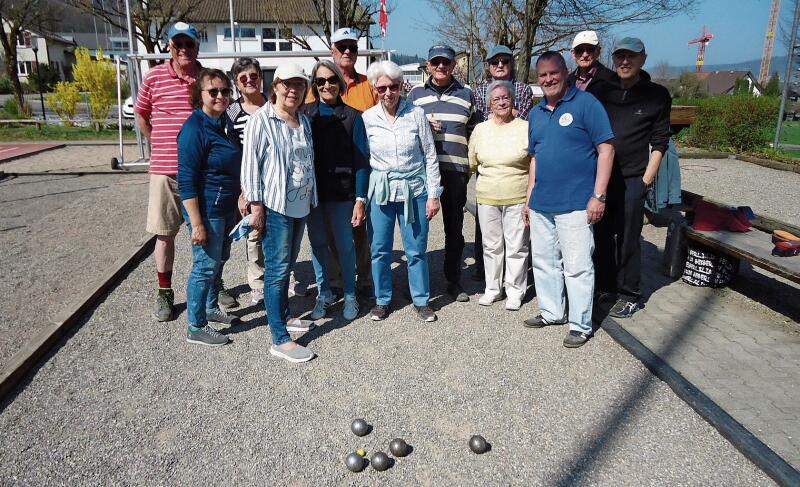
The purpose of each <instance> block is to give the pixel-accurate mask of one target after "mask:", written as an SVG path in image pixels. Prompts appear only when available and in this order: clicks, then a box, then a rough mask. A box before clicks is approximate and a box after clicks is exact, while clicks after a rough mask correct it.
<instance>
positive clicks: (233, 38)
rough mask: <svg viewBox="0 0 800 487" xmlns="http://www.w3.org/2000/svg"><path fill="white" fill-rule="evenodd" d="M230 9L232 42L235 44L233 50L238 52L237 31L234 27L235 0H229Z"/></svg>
mask: <svg viewBox="0 0 800 487" xmlns="http://www.w3.org/2000/svg"><path fill="white" fill-rule="evenodd" d="M228 10H229V11H230V12H229V13H230V17H231V43H232V44H233V52H236V34H235V32H236V31H235V30H234V28H233V0H228Z"/></svg>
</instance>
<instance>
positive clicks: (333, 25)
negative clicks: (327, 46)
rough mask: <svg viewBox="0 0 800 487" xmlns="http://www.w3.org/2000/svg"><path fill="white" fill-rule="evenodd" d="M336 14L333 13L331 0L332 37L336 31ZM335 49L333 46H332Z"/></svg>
mask: <svg viewBox="0 0 800 487" xmlns="http://www.w3.org/2000/svg"><path fill="white" fill-rule="evenodd" d="M334 15H335V14H334V13H333V0H331V35H333V33H334V32H335V31H336V20H334ZM331 47H333V46H331Z"/></svg>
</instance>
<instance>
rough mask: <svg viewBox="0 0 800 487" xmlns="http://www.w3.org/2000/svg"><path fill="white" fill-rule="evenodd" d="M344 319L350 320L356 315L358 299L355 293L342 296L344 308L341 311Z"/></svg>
mask: <svg viewBox="0 0 800 487" xmlns="http://www.w3.org/2000/svg"><path fill="white" fill-rule="evenodd" d="M342 315H343V316H344V319H346V320H348V321H352V320H354V319H356V316H358V300H357V299H356V297H355V295H353V296H347V295H345V297H344V310H343V311H342Z"/></svg>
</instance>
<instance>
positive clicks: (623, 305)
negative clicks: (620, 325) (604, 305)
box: [608, 299, 640, 318]
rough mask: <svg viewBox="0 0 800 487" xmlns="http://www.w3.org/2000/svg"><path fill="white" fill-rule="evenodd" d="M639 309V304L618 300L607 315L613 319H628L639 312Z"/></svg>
mask: <svg viewBox="0 0 800 487" xmlns="http://www.w3.org/2000/svg"><path fill="white" fill-rule="evenodd" d="M639 307H640V306H639V303H636V302H631V301H628V300H625V299H618V300H617V302H616V303H615V304H614V306H613V307H612V308H611V311H609V312H608V314H609V315H610V316H613V317H614V318H630V317H631V316H633V314H634V313H636V312H637V311H639Z"/></svg>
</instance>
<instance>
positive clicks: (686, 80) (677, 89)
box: [665, 71, 708, 98]
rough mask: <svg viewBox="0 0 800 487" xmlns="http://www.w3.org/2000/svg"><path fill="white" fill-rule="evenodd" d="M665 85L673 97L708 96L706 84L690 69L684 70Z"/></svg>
mask: <svg viewBox="0 0 800 487" xmlns="http://www.w3.org/2000/svg"><path fill="white" fill-rule="evenodd" d="M665 86H666V87H667V89H668V90H669V92H670V94H671V95H672V97H673V98H705V97H707V96H708V88H707V87H706V84H705V83H704V82H703V81H702V80H701V79H700V78H698V77H697V75H696V74H695V73H694V72H692V71H684V72H683V73H681V75H680V76H679V77H678V79H674V80H669V82H668V83H666V85H665Z"/></svg>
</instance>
